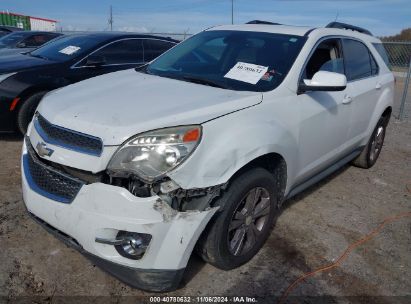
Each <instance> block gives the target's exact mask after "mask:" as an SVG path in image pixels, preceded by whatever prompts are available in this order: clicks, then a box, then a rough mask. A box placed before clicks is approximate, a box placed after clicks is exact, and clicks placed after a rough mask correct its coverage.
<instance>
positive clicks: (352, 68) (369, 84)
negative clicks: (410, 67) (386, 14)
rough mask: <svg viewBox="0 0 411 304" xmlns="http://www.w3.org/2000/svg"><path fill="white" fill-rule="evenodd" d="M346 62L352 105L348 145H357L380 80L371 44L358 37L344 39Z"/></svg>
mask: <svg viewBox="0 0 411 304" xmlns="http://www.w3.org/2000/svg"><path fill="white" fill-rule="evenodd" d="M343 51H344V64H345V70H346V76H347V94H348V95H349V98H350V100H349V101H350V102H349V103H350V104H349V105H348V106H349V107H351V109H352V114H351V117H350V120H349V124H348V126H349V131H348V138H349V142H348V145H349V147H351V148H353V147H355V146H356V145H357V144H358V143H359V142H360V141H361V140H362V139H363V138H364V137H365V136H366V135H367V134H366V131H367V128H368V125H369V123H370V119H371V116H372V113H373V111H374V107H375V105H376V104H377V100H378V97H379V93H380V89H381V83H380V82H379V79H378V69H379V67H378V65H377V62H376V61H375V59H374V57H373V56H372V54H371V52H370V51H369V49H368V47H367V46H366V45H365V44H364V43H363V42H361V41H359V40H354V39H343Z"/></svg>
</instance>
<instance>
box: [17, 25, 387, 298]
mask: <svg viewBox="0 0 411 304" xmlns="http://www.w3.org/2000/svg"><path fill="white" fill-rule="evenodd" d="M384 58H385V55H384V53H383V48H382V46H381V42H380V40H379V39H377V38H375V37H373V36H372V35H371V34H370V33H369V32H368V31H366V30H363V29H361V28H358V27H353V26H350V25H347V24H341V23H332V24H330V25H329V26H327V27H325V28H310V27H294V26H284V25H276V24H267V23H263V22H258V21H257V22H253V23H252V24H244V25H229V26H218V27H214V28H211V29H208V30H205V31H203V32H201V33H199V34H197V35H194V36H193V37H191V38H190V39H187V40H186V41H184V42H182V43H180V44H179V45H177V46H175V47H173V48H172V49H171V50H169V51H167V52H166V53H164V54H163V55H161V56H160V57H159V58H157V59H156V60H154V61H153V62H152V63H150V64H149V65H147V66H145V67H144V68H141V69H138V70H134V69H130V70H126V71H121V72H115V73H111V74H107V75H103V76H98V77H95V78H92V79H89V80H86V81H83V82H79V83H76V84H73V85H70V86H67V87H64V88H62V89H59V90H57V91H54V92H51V93H49V94H47V95H46V96H45V97H44V99H43V101H42V102H41V104H40V106H39V107H38V109H37V113H36V115H35V117H34V119H33V121H32V123H31V125H30V127H29V130H28V132H27V136H26V138H25V143H24V147H23V154H22V163H23V165H22V176H23V177H22V184H23V196H24V201H25V204H26V206H27V209H28V211H29V212H30V214H31V215H32V216H33V217H34V218H35V219H36V220H38V222H39V223H41V224H42V225H43V226H44V227H45V228H47V229H48V230H49V231H51V232H53V233H54V234H55V235H56V236H58V237H59V238H61V239H62V240H63V241H65V242H66V243H67V244H70V245H71V246H73V247H75V248H77V249H78V250H80V251H81V252H82V253H83V254H85V255H86V256H88V257H89V258H91V259H92V260H93V261H94V263H96V264H97V265H99V266H101V267H103V268H105V269H106V270H107V271H108V272H110V273H112V274H113V275H115V276H116V277H118V278H120V279H121V280H123V281H125V282H126V283H128V284H130V285H132V286H135V287H138V288H141V289H145V290H151V291H167V290H173V289H176V288H178V285H179V282H180V280H181V278H182V275H183V273H184V269H185V267H186V265H187V261H188V259H189V257H190V255H191V253H192V251H193V248H194V247H195V246H197V248H198V252H199V253H200V255H201V256H202V257H203V258H204V260H205V261H207V262H209V263H211V264H213V265H215V266H216V267H219V268H221V269H226V270H228V269H232V268H235V267H238V266H240V265H242V264H244V263H246V262H247V261H249V260H250V259H251V258H252V257H253V256H254V255H255V254H256V253H257V252H258V251H259V249H260V248H261V247H262V246H263V244H264V242H265V240H266V239H267V237H268V235H269V233H270V228H271V227H272V225H273V222H274V219H275V216H276V215H277V214H278V210H279V207H280V206H281V204H282V203H283V202H284V201H285V200H286V199H288V198H290V197H292V196H294V195H295V194H297V193H298V192H300V191H302V190H304V189H305V188H307V187H308V186H310V185H312V184H313V183H315V182H317V181H319V180H320V179H322V178H324V177H325V176H327V175H328V174H330V173H331V172H333V171H335V170H337V169H338V168H340V167H341V166H342V165H344V164H346V163H348V162H351V161H352V162H353V163H354V164H355V165H357V166H359V167H363V168H369V167H371V166H373V165H374V164H375V162H376V160H377V158H378V156H379V154H380V152H381V148H382V145H383V141H384V135H385V130H386V127H387V124H388V121H389V118H390V115H391V109H392V104H393V94H394V93H393V85H394V77H393V75H392V73H391V72H390V70H389V69H388V67H387V65H386V63H385V62H384Z"/></svg>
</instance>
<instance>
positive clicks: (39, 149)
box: [36, 142, 54, 157]
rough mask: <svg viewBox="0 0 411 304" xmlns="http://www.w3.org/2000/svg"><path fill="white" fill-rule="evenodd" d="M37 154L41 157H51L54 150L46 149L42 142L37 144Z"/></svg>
mask: <svg viewBox="0 0 411 304" xmlns="http://www.w3.org/2000/svg"><path fill="white" fill-rule="evenodd" d="M36 150H37V153H38V154H39V155H40V156H41V157H44V156H49V157H50V156H51V154H53V152H54V150H52V149H50V148H47V146H46V144H45V143H44V142H38V143H37V146H36Z"/></svg>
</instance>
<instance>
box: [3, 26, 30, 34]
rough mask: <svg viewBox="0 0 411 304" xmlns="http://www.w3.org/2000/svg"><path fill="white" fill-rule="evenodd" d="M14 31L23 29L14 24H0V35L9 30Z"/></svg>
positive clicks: (9, 31)
mask: <svg viewBox="0 0 411 304" xmlns="http://www.w3.org/2000/svg"><path fill="white" fill-rule="evenodd" d="M16 31H24V30H23V29H22V28H19V27H15V26H9V25H0V37H1V36H4V35H7V34H9V33H11V32H16Z"/></svg>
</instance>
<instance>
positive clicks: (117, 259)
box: [22, 145, 217, 291]
mask: <svg viewBox="0 0 411 304" xmlns="http://www.w3.org/2000/svg"><path fill="white" fill-rule="evenodd" d="M27 153H28V152H27V149H26V146H25V145H24V147H23V157H22V158H23V159H24V157H25V155H26V154H27ZM22 164H23V165H22V186H23V198H24V202H25V204H26V207H27V209H28V211H29V213H30V214H31V215H32V216H33V217H34V218H35V219H36V220H37V222H39V223H41V224H42V226H43V227H45V228H46V229H47V230H48V231H50V232H52V233H53V234H54V235H56V236H57V237H59V238H60V239H62V240H63V241H64V242H65V243H66V244H68V245H70V246H71V247H74V248H76V249H77V250H79V251H80V252H82V253H83V254H84V255H86V256H87V257H88V258H90V259H91V260H92V261H93V262H94V263H95V264H96V265H98V266H100V267H101V268H103V269H105V270H106V271H108V272H109V273H111V274H113V275H114V276H116V277H117V278H119V279H120V280H122V281H124V282H125V283H127V284H129V285H131V286H133V287H137V288H139V289H143V290H149V291H169V290H173V289H176V288H177V287H178V284H179V282H180V280H181V278H182V275H183V272H184V269H185V267H186V265H187V262H188V259H189V257H190V255H191V252H192V250H193V248H194V245H195V243H196V242H197V239H198V238H199V236H200V234H201V233H202V231H203V230H204V228H205V226H206V225H207V223H208V221H209V220H210V219H211V217H212V216H213V215H214V213H215V212H216V210H217V208H212V209H208V210H205V211H186V212H178V211H176V210H174V209H172V208H171V207H170V206H169V205H168V204H167V203H165V202H163V201H162V200H161V199H160V198H159V197H158V196H151V197H146V198H140V197H136V196H134V195H132V194H131V193H130V192H128V191H127V190H126V189H124V188H121V187H117V186H112V185H107V184H103V183H92V184H88V185H83V186H82V187H81V189H80V191H79V192H78V194H77V195H76V196H75V198H74V199H73V200H72V201H71V202H70V203H61V202H58V201H55V200H52V199H51V198H49V197H46V196H44V195H42V194H40V193H39V192H38V191H35V189H36V185H35V184H33V183H35V182H34V181H33V179H32V178H31V176H30V170H29V168H27V165H26V163H25V162H24V161H22ZM120 231H127V232H133V233H144V234H149V235H151V240H150V243H149V244H148V247H147V249H146V251H145V253H144V255H143V256H142V257H141V259H138V260H134V259H129V258H126V257H124V256H122V255H120V254H119V252H118V251H117V250H116V249H115V247H114V246H113V245H108V244H101V243H98V242H96V238H100V239H115V238H116V236H117V234H118V233H119V232H120Z"/></svg>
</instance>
